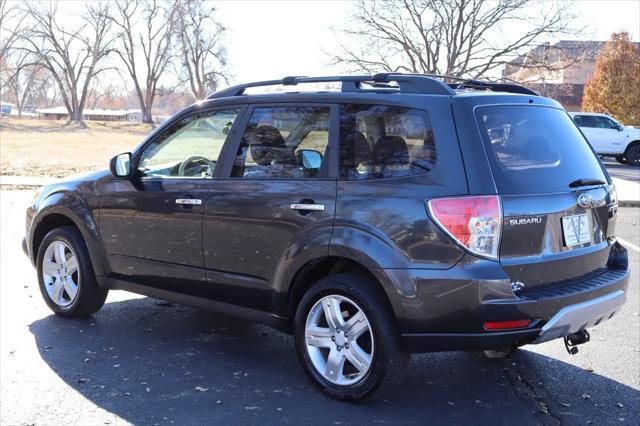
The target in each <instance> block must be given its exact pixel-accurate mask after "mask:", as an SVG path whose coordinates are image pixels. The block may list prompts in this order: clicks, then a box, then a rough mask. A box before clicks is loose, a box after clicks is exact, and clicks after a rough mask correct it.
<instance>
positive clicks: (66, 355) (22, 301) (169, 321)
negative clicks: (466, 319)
mask: <svg viewBox="0 0 640 426" xmlns="http://www.w3.org/2000/svg"><path fill="white" fill-rule="evenodd" d="M30 198H31V194H30V192H29V191H0V205H1V211H0V221H1V234H0V236H1V240H0V249H1V263H0V381H1V386H0V403H1V405H0V423H1V424H7V425H9V424H11V425H13V424H38V425H39V424H59V425H63V424H64V425H66V424H83V425H85V424H86V425H94V424H95V425H102V424H129V423H134V424H176V425H191V424H193V425H196V424H198V425H200V424H205V423H206V424H212V423H213V424H221V423H231V424H295V425H297V424H302V423H310V424H369V423H386V424H425V423H430V424H442V423H447V424H451V423H454V424H462V423H474V424H522V425H528V424H576V425H584V424H590V423H593V424H621V425H624V424H639V423H640V391H639V389H640V316H639V313H640V293H639V290H638V287H639V282H638V277H639V276H640V275H639V256H640V253H638V252H637V251H634V250H630V255H631V267H632V269H633V275H632V285H631V290H630V292H629V301H628V303H627V304H626V305H625V307H624V309H623V310H622V311H621V312H620V313H619V314H618V315H617V316H616V317H614V318H613V319H612V320H610V321H608V322H605V323H604V324H602V325H600V326H598V327H596V328H595V329H593V330H591V331H592V342H591V343H589V344H587V345H585V346H582V347H581V349H580V353H579V354H578V355H576V356H570V355H568V354H567V352H566V351H565V349H564V347H563V345H562V342H561V341H554V342H548V343H545V344H542V345H538V346H528V347H526V348H524V349H522V350H520V351H518V352H517V353H516V354H514V355H513V356H511V357H508V358H503V359H499V360H489V359H485V358H484V357H483V356H482V355H481V354H479V353H476V352H450V353H439V354H426V355H415V356H414V357H413V359H412V364H411V366H410V370H409V373H408V375H407V378H406V380H405V381H404V383H403V384H402V387H401V389H400V391H399V392H397V393H395V394H393V395H389V396H387V397H385V399H378V400H370V401H367V402H365V403H359V404H346V403H340V402H336V401H333V400H330V399H328V398H326V397H324V396H323V395H321V394H320V393H318V391H316V390H315V389H314V388H313V387H312V386H311V385H310V383H309V382H308V380H307V379H306V377H305V376H304V374H303V372H302V370H301V368H300V367H299V366H298V362H297V360H296V356H295V352H294V348H293V343H292V339H291V338H290V337H289V336H287V335H284V334H282V333H279V332H276V331H273V330H271V329H269V328H267V327H265V326H261V325H257V324H253V323H249V322H244V321H241V320H237V319H231V318H227V317H224V316H221V315H217V314H214V313H210V312H206V311H201V310H196V309H192V308H189V307H183V306H178V305H168V304H165V303H162V302H160V301H158V300H155V299H150V298H143V297H139V296H135V295H130V294H127V293H122V292H111V294H110V296H109V299H108V300H107V304H106V305H105V307H104V308H103V309H102V310H101V311H100V312H98V313H97V314H96V315H95V316H94V317H92V318H90V319H86V320H65V319H61V318H57V317H55V316H53V315H51V314H50V312H49V311H48V310H47V308H46V307H45V305H44V303H43V302H42V301H41V298H40V294H39V291H38V287H37V283H36V276H35V272H34V270H33V268H32V267H31V265H30V263H29V261H28V260H27V258H26V257H25V256H24V255H23V253H22V250H21V248H20V240H21V238H22V235H23V221H24V219H23V210H24V206H26V204H27V203H28V202H29V200H30ZM639 211H640V210H638V209H621V214H620V218H619V222H618V228H617V229H618V235H619V236H620V237H621V238H623V239H624V240H626V241H628V242H630V243H632V244H634V245H635V246H640V231H639V226H640V225H639V224H638V222H639V221H640V214H639Z"/></svg>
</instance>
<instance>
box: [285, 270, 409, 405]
mask: <svg viewBox="0 0 640 426" xmlns="http://www.w3.org/2000/svg"><path fill="white" fill-rule="evenodd" d="M295 339H296V350H297V353H298V358H299V360H300V363H301V364H302V367H303V369H304V370H305V372H306V373H307V375H308V376H309V377H310V378H311V380H312V381H313V382H314V384H316V385H317V386H319V387H320V389H322V391H323V392H325V393H326V394H327V395H329V396H331V397H333V398H337V399H341V400H356V399H362V398H366V397H368V396H370V395H372V394H374V393H375V392H376V391H391V390H392V389H393V388H395V386H397V385H398V384H399V383H400V381H401V380H402V378H403V377H404V373H405V371H406V368H407V365H408V361H409V354H408V352H407V351H406V350H405V349H404V348H403V347H402V345H401V343H400V337H399V334H398V330H397V328H396V326H395V318H394V315H393V312H392V310H391V307H390V306H389V304H388V300H387V299H386V295H385V294H384V292H383V291H382V290H381V289H380V288H379V287H378V286H377V284H376V283H373V282H371V280H369V279H367V278H366V277H363V276H360V275H356V274H336V275H332V276H329V277H327V278H324V279H322V280H320V281H319V282H318V283H316V284H315V285H313V286H312V287H311V288H310V289H309V290H308V291H307V293H306V294H305V295H304V297H303V298H302V300H301V301H300V303H299V304H298V308H297V311H296V315H295Z"/></svg>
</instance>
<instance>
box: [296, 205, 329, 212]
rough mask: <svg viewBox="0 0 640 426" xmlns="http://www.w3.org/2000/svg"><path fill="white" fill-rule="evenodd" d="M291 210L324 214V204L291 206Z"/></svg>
mask: <svg viewBox="0 0 640 426" xmlns="http://www.w3.org/2000/svg"><path fill="white" fill-rule="evenodd" d="M290 208H291V210H307V211H314V212H323V211H324V204H291V206H290Z"/></svg>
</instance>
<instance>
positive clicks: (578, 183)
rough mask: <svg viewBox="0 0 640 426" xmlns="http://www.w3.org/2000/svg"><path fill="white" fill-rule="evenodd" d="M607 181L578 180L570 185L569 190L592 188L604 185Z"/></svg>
mask: <svg viewBox="0 0 640 426" xmlns="http://www.w3.org/2000/svg"><path fill="white" fill-rule="evenodd" d="M605 183H607V182H605V181H603V180H602V179H576V180H574V181H573V182H571V183H570V184H569V188H578V187H580V186H590V185H604V184H605Z"/></svg>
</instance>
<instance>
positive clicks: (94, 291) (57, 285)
mask: <svg viewBox="0 0 640 426" xmlns="http://www.w3.org/2000/svg"><path fill="white" fill-rule="evenodd" d="M36 269H37V271H38V284H39V286H40V292H41V293H42V297H43V298H44V301H45V302H46V304H47V305H48V306H49V308H50V309H51V310H52V311H53V312H54V313H55V314H56V315H60V316H63V317H74V318H78V317H84V316H87V315H91V314H93V313H95V312H97V311H98V310H99V309H100V308H101V307H102V305H104V302H105V300H106V298H107V294H108V290H104V289H102V288H100V287H98V284H97V282H96V277H95V273H94V271H93V266H92V264H91V258H90V257H89V252H88V251H87V247H86V245H85V243H84V240H83V239H82V235H80V232H79V231H78V230H77V229H76V228H74V227H72V226H63V227H60V228H56V229H53V230H52V231H50V232H49V233H48V234H47V235H46V236H45V237H44V239H43V240H42V243H41V244H40V247H39V249H38V257H37V262H36Z"/></svg>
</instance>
